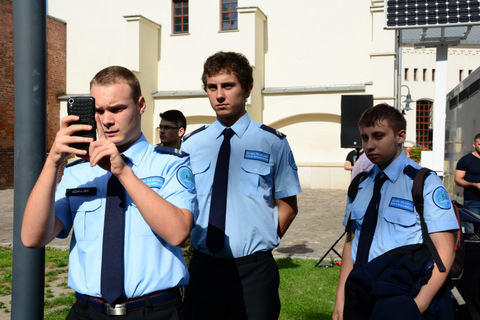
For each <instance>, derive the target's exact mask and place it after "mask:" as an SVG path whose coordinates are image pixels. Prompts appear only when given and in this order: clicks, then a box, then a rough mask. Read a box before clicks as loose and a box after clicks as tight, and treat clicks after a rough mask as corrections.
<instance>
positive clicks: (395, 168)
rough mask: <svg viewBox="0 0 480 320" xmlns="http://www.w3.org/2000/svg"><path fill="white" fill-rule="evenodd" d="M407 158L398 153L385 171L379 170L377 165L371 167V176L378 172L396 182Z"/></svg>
mask: <svg viewBox="0 0 480 320" xmlns="http://www.w3.org/2000/svg"><path fill="white" fill-rule="evenodd" d="M407 162H408V158H407V156H405V155H404V154H403V152H401V153H400V155H399V156H398V157H397V158H396V159H395V160H393V161H392V163H390V165H389V166H388V167H386V168H385V170H381V169H380V168H379V167H378V166H377V165H375V166H374V167H373V169H372V170H373V176H374V177H375V176H376V175H377V174H378V173H379V172H380V171H383V172H385V174H386V175H387V177H388V179H389V180H390V181H392V182H395V181H397V179H398V177H399V176H400V174H401V173H402V172H403V169H404V168H405V166H406V165H407Z"/></svg>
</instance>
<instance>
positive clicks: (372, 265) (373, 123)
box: [332, 104, 458, 320]
mask: <svg viewBox="0 0 480 320" xmlns="http://www.w3.org/2000/svg"><path fill="white" fill-rule="evenodd" d="M359 129H360V133H361V136H362V141H363V147H364V150H365V153H366V155H367V156H368V158H369V159H370V160H371V161H372V162H373V163H374V164H375V165H374V167H373V168H372V169H371V170H370V171H369V172H367V173H366V174H364V175H363V176H362V177H361V178H359V179H358V180H357V181H356V183H357V187H358V188H356V190H355V191H358V193H357V194H356V195H352V193H351V192H350V191H351V190H349V199H348V201H347V208H346V213H345V219H344V225H345V226H346V228H347V238H346V241H345V245H344V248H343V256H342V266H341V269H340V276H339V283H338V288H337V297H336V302H335V309H334V312H333V317H332V318H333V319H334V320H336V319H453V310H452V303H451V298H450V291H449V288H448V283H447V282H446V281H445V280H446V279H447V276H448V273H449V271H450V268H451V266H452V263H453V260H454V256H455V248H454V245H455V240H454V234H453V231H456V230H458V222H457V219H456V216H455V213H454V210H453V208H452V204H451V201H450V198H449V197H448V194H447V192H446V190H445V188H444V186H443V184H442V181H441V180H440V178H439V177H437V176H436V175H435V174H430V175H429V176H428V177H427V178H426V180H425V183H424V188H423V196H424V206H423V210H421V211H423V215H421V214H420V213H418V210H417V209H416V202H415V203H414V201H413V196H412V187H413V180H414V178H415V175H416V173H417V172H418V171H419V169H420V168H421V167H420V166H418V165H417V164H416V163H415V162H413V161H412V160H410V159H408V158H407V157H406V156H405V155H404V154H403V153H402V144H403V142H404V141H405V137H406V121H405V118H404V117H403V115H402V114H401V113H400V112H399V111H398V110H397V109H395V108H393V107H391V106H389V105H387V104H379V105H376V106H374V107H372V108H370V109H368V110H366V111H365V112H364V113H363V115H362V117H361V118H360V120H359ZM358 181H360V182H358ZM352 184H353V183H352ZM351 189H352V188H351ZM422 224H423V225H422ZM430 240H431V241H430ZM429 241H430V245H426V244H424V243H427V244H428V243H429ZM433 251H435V253H434V252H433ZM441 270H442V271H441Z"/></svg>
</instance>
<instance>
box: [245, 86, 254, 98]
mask: <svg viewBox="0 0 480 320" xmlns="http://www.w3.org/2000/svg"><path fill="white" fill-rule="evenodd" d="M252 89H253V85H251V86H250V88H248V89H245V99H247V98H248V97H250V93H251V92H252Z"/></svg>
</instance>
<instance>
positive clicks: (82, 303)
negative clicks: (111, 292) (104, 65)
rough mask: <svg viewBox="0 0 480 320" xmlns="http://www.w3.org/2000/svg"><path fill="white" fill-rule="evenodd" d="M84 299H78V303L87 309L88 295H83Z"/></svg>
mask: <svg viewBox="0 0 480 320" xmlns="http://www.w3.org/2000/svg"><path fill="white" fill-rule="evenodd" d="M84 297H85V299H83V301H82V302H80V301H78V300H77V301H78V303H79V304H80V306H81V307H82V309H83V310H87V309H88V299H89V298H88V297H87V296H84Z"/></svg>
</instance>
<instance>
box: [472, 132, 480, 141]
mask: <svg viewBox="0 0 480 320" xmlns="http://www.w3.org/2000/svg"><path fill="white" fill-rule="evenodd" d="M477 139H480V133H477V134H476V135H475V138H473V142H475V141H477Z"/></svg>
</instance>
